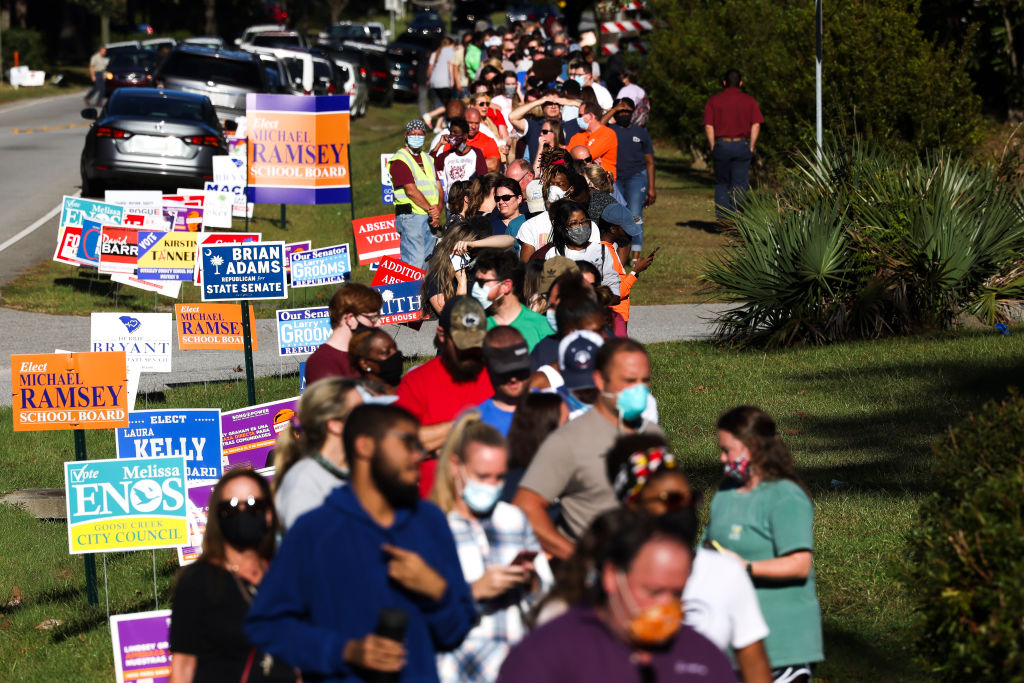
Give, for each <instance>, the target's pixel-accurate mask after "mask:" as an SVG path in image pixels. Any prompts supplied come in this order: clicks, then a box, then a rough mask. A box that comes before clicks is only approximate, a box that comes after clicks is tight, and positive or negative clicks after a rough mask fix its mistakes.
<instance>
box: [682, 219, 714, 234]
mask: <svg viewBox="0 0 1024 683" xmlns="http://www.w3.org/2000/svg"><path fill="white" fill-rule="evenodd" d="M676 225H678V226H679V227H680V228H690V229H691V230H703V231H704V232H706V233H710V234H712V235H719V234H721V233H722V224H721V223H719V222H718V221H696V220H694V221H678V222H676Z"/></svg>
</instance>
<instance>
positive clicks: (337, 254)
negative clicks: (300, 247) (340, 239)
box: [291, 244, 352, 287]
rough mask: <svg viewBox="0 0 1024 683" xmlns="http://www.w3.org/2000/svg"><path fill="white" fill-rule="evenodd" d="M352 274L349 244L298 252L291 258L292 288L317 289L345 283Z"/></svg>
mask: <svg viewBox="0 0 1024 683" xmlns="http://www.w3.org/2000/svg"><path fill="white" fill-rule="evenodd" d="M351 274H352V261H351V260H350V259H349V255H348V245H347V244H337V245H335V246H332V247H323V248H321V249H311V250H309V251H297V252H295V253H293V254H292V256H291V277H292V287H317V286H319V285H330V284H335V283H337V282H344V281H345V280H347V279H349V277H351Z"/></svg>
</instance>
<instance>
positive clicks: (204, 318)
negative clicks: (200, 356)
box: [174, 304, 260, 351]
mask: <svg viewBox="0 0 1024 683" xmlns="http://www.w3.org/2000/svg"><path fill="white" fill-rule="evenodd" d="M174 319H175V321H176V326H177V329H178V348H179V349H180V350H182V351H199V350H205V351H208V350H214V349H217V350H221V351H241V350H242V349H244V348H245V347H244V341H243V339H242V307H241V306H239V305H238V304H175V305H174ZM249 320H250V321H253V322H255V320H256V312H255V311H254V310H253V307H252V306H249ZM249 331H250V332H251V333H252V350H253V351H258V350H259V348H260V345H259V340H258V339H257V338H256V326H255V325H251V326H250V328H249Z"/></svg>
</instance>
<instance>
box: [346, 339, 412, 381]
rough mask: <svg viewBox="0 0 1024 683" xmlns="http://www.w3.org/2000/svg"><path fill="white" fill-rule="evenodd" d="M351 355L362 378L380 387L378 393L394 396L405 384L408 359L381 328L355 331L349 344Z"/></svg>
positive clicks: (353, 366) (349, 353) (350, 359)
mask: <svg viewBox="0 0 1024 683" xmlns="http://www.w3.org/2000/svg"><path fill="white" fill-rule="evenodd" d="M348 356H349V362H350V363H351V364H352V368H353V369H354V370H355V371H356V372H358V373H359V376H360V377H362V378H363V379H364V380H366V381H367V382H368V383H373V385H377V387H379V392H378V393H381V394H383V395H385V396H387V395H394V393H395V389H396V388H397V387H398V383H399V382H401V381H402V370H403V368H404V364H405V357H404V356H403V355H402V352H401V351H399V350H398V345H397V344H395V340H394V339H392V338H391V335H390V334H388V333H387V332H385V331H384V330H383V329H381V328H375V329H372V330H360V331H359V332H356V333H355V334H354V335H352V341H351V343H349V345H348Z"/></svg>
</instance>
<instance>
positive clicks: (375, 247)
mask: <svg viewBox="0 0 1024 683" xmlns="http://www.w3.org/2000/svg"><path fill="white" fill-rule="evenodd" d="M352 234H353V236H354V237H355V240H356V253H357V254H359V265H361V266H365V265H367V264H368V263H377V262H378V261H380V260H381V259H382V258H384V257H385V256H398V254H399V248H398V247H399V244H400V243H401V241H402V238H401V237H400V236H399V235H398V232H397V231H396V230H395V214H393V213H386V214H384V215H382V216H371V217H370V218H360V219H358V220H355V221H352Z"/></svg>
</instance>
